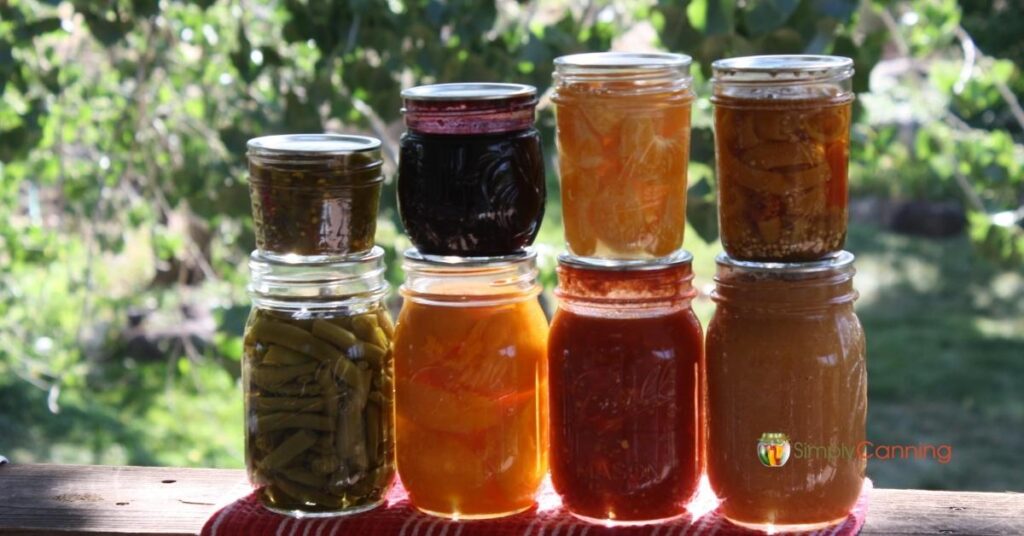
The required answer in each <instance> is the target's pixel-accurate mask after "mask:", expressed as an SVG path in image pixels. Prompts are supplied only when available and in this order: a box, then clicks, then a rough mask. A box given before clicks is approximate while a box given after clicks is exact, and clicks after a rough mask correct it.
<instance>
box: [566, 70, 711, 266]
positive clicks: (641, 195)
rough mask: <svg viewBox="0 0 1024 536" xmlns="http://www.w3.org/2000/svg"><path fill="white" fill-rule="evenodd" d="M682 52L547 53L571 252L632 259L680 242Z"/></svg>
mask: <svg viewBox="0 0 1024 536" xmlns="http://www.w3.org/2000/svg"><path fill="white" fill-rule="evenodd" d="M689 69H690V57H689V56H684V55H681V54H637V53H620V52H606V53H592V54H576V55H571V56H563V57H560V58H557V59H555V73H554V84H555V92H554V96H553V97H552V100H553V101H554V102H555V104H556V119H557V141H558V155H559V158H558V168H559V174H560V176H561V184H562V215H563V221H564V225H565V240H566V245H567V247H568V249H569V253H570V254H572V255H575V256H577V257H591V258H601V259H612V260H637V259H652V258H660V257H667V256H669V255H672V254H673V253H674V252H675V251H676V250H678V249H680V248H681V247H682V245H683V231H684V229H685V217H686V187H687V177H686V168H687V164H688V160H689V153H690V104H691V102H692V101H693V92H692V89H691V78H690V75H689Z"/></svg>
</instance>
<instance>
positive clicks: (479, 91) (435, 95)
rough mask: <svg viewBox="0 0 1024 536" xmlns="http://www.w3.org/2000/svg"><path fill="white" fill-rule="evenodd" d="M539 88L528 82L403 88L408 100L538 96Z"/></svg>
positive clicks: (467, 99)
mask: <svg viewBox="0 0 1024 536" xmlns="http://www.w3.org/2000/svg"><path fill="white" fill-rule="evenodd" d="M536 96H537V88H535V87H533V86H530V85H527V84H511V83H498V82H455V83H447V84H426V85H422V86H415V87H411V88H408V89H403V90H402V98H403V99H405V100H407V101H414V102H415V101H459V102H463V101H495V100H505V99H522V98H524V97H536Z"/></svg>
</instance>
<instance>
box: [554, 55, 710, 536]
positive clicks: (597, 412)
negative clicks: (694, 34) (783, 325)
mask: <svg viewBox="0 0 1024 536" xmlns="http://www.w3.org/2000/svg"><path fill="white" fill-rule="evenodd" d="M689 67H690V58H689V57H688V56H684V55H679V54H634V53H595V54H578V55H572V56H564V57H561V58H558V59H556V60H555V73H554V82H555V92H554V96H553V101H554V102H555V104H556V119H557V137H558V149H559V172H560V178H561V186H562V216H563V222H564V225H565V238H566V246H567V249H568V253H567V254H564V255H562V256H561V257H560V258H559V266H558V288H557V289H556V296H557V298H558V300H559V304H558V311H557V312H556V313H555V316H554V319H553V321H552V326H551V337H550V339H549V345H548V355H549V360H550V369H551V370H550V375H551V376H550V384H551V425H552V426H551V434H552V436H551V477H552V482H553V484H554V487H555V490H556V491H557V492H558V493H559V495H560V496H561V497H562V501H563V503H564V505H565V507H566V508H567V509H568V510H569V512H571V513H572V514H573V515H575V516H577V517H579V518H581V519H584V520H587V521H591V522H597V523H601V524H605V525H616V524H620V525H635V524H646V523H656V522H659V521H664V520H666V519H672V518H675V517H677V516H681V515H683V514H684V512H685V509H684V508H685V505H686V504H687V503H688V502H689V501H690V499H691V498H692V496H693V495H694V493H695V492H696V490H697V485H698V482H699V479H700V473H701V453H700V448H701V435H702V427H701V426H700V423H701V416H700V415H701V406H700V403H699V400H700V393H701V390H702V389H701V385H702V375H703V360H704V354H703V335H702V331H701V326H700V323H699V322H698V321H697V318H696V316H695V315H694V313H693V311H692V309H691V307H690V301H691V299H692V298H693V295H694V290H693V288H692V286H691V280H692V279H693V273H692V269H691V261H692V256H691V255H690V254H689V253H688V252H686V251H685V250H683V249H682V245H683V231H684V228H685V212H686V187H687V176H686V168H687V163H688V157H689V144H690V106H691V102H692V100H693V92H692V89H691V78H690V76H689Z"/></svg>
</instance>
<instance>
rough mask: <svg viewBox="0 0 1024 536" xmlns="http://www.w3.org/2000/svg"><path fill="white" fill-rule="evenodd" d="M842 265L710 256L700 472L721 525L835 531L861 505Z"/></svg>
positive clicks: (857, 405)
mask: <svg viewBox="0 0 1024 536" xmlns="http://www.w3.org/2000/svg"><path fill="white" fill-rule="evenodd" d="M853 274H854V269H853V255H851V254H850V253H848V252H845V251H844V252H840V253H839V254H837V255H836V256H833V257H830V258H828V259H825V260H821V261H815V262H809V263H790V264H781V263H757V262H749V261H738V260H735V259H732V258H730V257H727V256H725V255H719V257H718V274H717V276H716V278H715V281H716V288H715V291H714V293H713V294H712V298H713V299H714V300H715V302H716V303H717V305H718V307H717V310H716V311H715V314H714V317H713V318H712V320H711V323H710V324H709V325H708V336H707V404H708V405H707V420H708V442H707V450H706V451H707V472H708V478H709V479H710V481H711V487H712V489H714V491H715V493H716V494H717V495H718V497H719V498H720V499H721V500H722V504H721V507H720V508H721V510H720V511H721V512H722V514H723V515H724V516H725V517H726V518H728V519H729V520H731V521H733V522H734V523H737V524H740V525H744V526H747V527H751V528H757V529H763V530H775V531H781V532H786V531H790V530H810V529H814V528H820V527H824V526H828V525H831V524H834V523H838V522H840V521H842V520H843V519H844V518H845V517H846V516H847V514H848V513H849V512H850V510H851V508H853V505H854V503H856V501H857V497H858V496H859V495H860V491H861V484H862V482H863V480H864V469H865V465H866V459H865V457H864V456H863V453H862V452H861V451H860V450H861V449H862V447H863V441H864V433H865V432H864V426H865V419H866V414H867V371H866V365H865V358H864V332H863V330H862V329H861V325H860V322H859V321H858V320H857V315H856V314H854V312H853V302H854V300H855V299H856V297H857V292H856V291H855V290H854V289H853Z"/></svg>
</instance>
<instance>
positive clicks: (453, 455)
mask: <svg viewBox="0 0 1024 536" xmlns="http://www.w3.org/2000/svg"><path fill="white" fill-rule="evenodd" d="M403 267H404V268H405V274H406V280H405V284H404V285H403V286H402V290H401V292H402V295H403V296H404V297H405V304H404V305H403V307H402V311H401V313H400V314H399V317H398V325H397V329H396V332H395V373H396V377H395V380H396V383H395V386H396V393H397V398H396V403H395V408H396V414H397V421H398V429H397V433H398V436H397V437H398V445H397V448H398V465H399V467H400V468H401V472H402V483H403V484H404V485H405V488H406V489H407V490H408V491H409V498H410V500H411V501H412V504H413V506H415V507H416V508H417V509H419V510H421V511H423V512H426V513H428V514H432V515H437V516H442V517H447V518H452V519H484V518H493V517H501V516H506V515H511V514H514V513H517V512H522V511H524V510H526V509H528V508H530V507H531V506H532V505H533V504H534V495H535V494H536V492H537V489H538V487H539V485H540V482H541V479H542V478H543V476H544V474H545V473H546V472H547V450H548V440H547V434H548V400H547V395H548V393H547V390H548V384H547V381H548V380H547V378H548V373H547V338H548V325H547V320H546V319H545V317H544V312H543V310H541V307H540V303H539V302H538V300H537V296H538V294H539V293H540V290H541V289H540V286H539V285H538V283H537V266H536V255H535V253H534V252H533V251H532V250H527V251H525V252H523V253H520V254H517V255H512V256H506V257H497V258H487V259H479V258H478V259H465V258H459V257H431V256H427V255H423V254H421V253H419V252H418V251H416V250H410V251H408V252H406V254H405V261H404V263H403Z"/></svg>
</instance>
